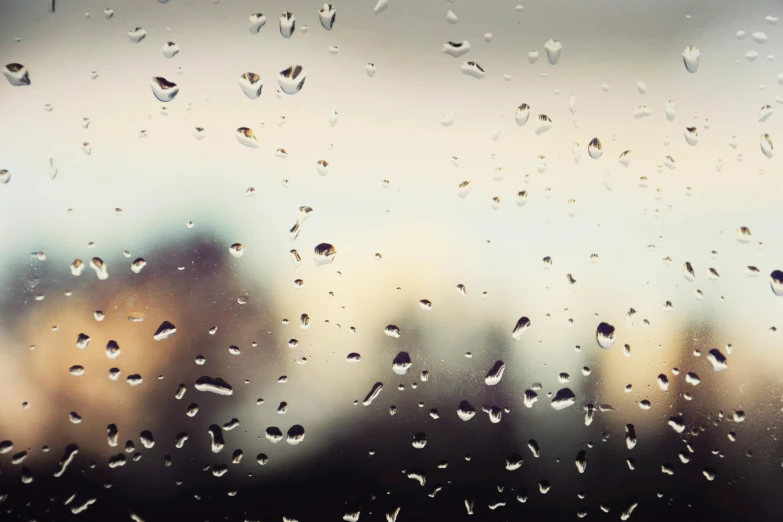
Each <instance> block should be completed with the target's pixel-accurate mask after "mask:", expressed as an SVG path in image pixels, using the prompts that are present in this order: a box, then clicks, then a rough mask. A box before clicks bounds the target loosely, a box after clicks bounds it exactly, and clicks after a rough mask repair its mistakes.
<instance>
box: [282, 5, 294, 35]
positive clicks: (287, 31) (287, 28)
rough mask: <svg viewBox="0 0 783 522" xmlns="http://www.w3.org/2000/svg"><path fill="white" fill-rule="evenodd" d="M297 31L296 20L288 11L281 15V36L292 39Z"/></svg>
mask: <svg viewBox="0 0 783 522" xmlns="http://www.w3.org/2000/svg"><path fill="white" fill-rule="evenodd" d="M295 29H296V18H295V17H294V15H293V14H291V13H289V12H288V11H284V12H283V14H281V15H280V34H281V35H282V36H283V38H291V35H292V34H294V30H295Z"/></svg>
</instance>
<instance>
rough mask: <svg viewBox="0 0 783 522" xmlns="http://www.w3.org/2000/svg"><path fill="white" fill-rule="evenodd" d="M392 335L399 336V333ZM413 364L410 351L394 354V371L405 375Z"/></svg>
mask: <svg viewBox="0 0 783 522" xmlns="http://www.w3.org/2000/svg"><path fill="white" fill-rule="evenodd" d="M387 328H388V326H387ZM387 335H388V334H387ZM392 337H399V335H397V336H392ZM412 365H413V363H412V362H411V357H410V355H408V352H400V353H398V354H397V355H396V356H394V361H392V371H393V372H394V373H396V374H397V375H405V374H407V373H408V370H410V368H411V366H412Z"/></svg>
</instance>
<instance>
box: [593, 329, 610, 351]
mask: <svg viewBox="0 0 783 522" xmlns="http://www.w3.org/2000/svg"><path fill="white" fill-rule="evenodd" d="M595 340H596V342H598V346H600V347H601V348H603V349H605V350H608V349H609V348H611V347H612V345H613V344H614V326H612V325H610V324H609V323H600V324H599V325H598V328H597V329H596V332H595Z"/></svg>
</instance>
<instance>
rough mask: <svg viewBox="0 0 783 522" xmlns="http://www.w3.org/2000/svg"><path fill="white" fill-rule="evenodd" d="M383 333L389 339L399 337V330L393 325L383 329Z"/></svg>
mask: <svg viewBox="0 0 783 522" xmlns="http://www.w3.org/2000/svg"><path fill="white" fill-rule="evenodd" d="M383 333H385V334H386V335H388V336H389V337H394V338H395V339H398V338H399V337H400V329H399V328H398V327H397V326H395V325H393V324H390V325H388V326H386V328H384V329H383ZM406 355H407V354H406Z"/></svg>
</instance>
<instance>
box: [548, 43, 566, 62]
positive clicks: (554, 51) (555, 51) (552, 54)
mask: <svg viewBox="0 0 783 522" xmlns="http://www.w3.org/2000/svg"><path fill="white" fill-rule="evenodd" d="M544 50H545V51H546V58H547V60H549V63H550V64H552V65H555V64H557V62H558V61H560V54H561V53H562V51H563V45H562V44H561V43H560V42H558V41H557V40H551V39H550V40H547V41H546V43H545V44H544Z"/></svg>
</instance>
